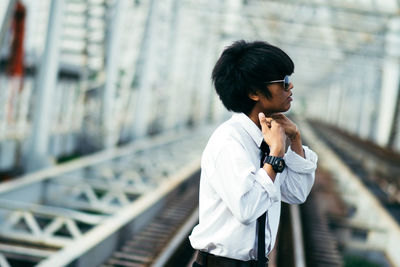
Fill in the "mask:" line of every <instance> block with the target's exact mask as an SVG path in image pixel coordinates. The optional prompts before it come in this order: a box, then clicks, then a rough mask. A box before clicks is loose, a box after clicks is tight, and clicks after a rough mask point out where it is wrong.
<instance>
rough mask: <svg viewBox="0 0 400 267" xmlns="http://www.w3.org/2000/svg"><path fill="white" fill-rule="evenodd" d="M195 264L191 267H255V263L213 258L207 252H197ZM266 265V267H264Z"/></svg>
mask: <svg viewBox="0 0 400 267" xmlns="http://www.w3.org/2000/svg"><path fill="white" fill-rule="evenodd" d="M196 253H197V256H196V260H195V262H193V264H192V267H256V266H257V261H254V260H251V261H241V260H235V259H230V258H225V257H220V256H215V255H212V254H209V253H207V252H202V251H197V252H196ZM267 266H268V264H267V265H266V267H267Z"/></svg>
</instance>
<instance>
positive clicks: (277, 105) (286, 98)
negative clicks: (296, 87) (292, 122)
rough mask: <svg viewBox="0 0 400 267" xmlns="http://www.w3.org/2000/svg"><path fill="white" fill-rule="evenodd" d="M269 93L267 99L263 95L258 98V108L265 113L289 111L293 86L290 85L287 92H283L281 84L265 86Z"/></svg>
mask: <svg viewBox="0 0 400 267" xmlns="http://www.w3.org/2000/svg"><path fill="white" fill-rule="evenodd" d="M267 86H268V89H269V91H270V92H271V97H270V98H269V99H267V98H266V97H265V96H264V95H261V96H260V100H259V103H258V104H259V105H260V108H261V109H262V110H263V111H264V112H265V113H266V114H267V113H277V112H285V111H288V110H289V109H290V105H291V102H292V100H293V99H292V97H291V96H292V89H293V84H292V83H290V84H289V87H288V89H287V90H285V88H284V86H283V83H272V84H269V85H267Z"/></svg>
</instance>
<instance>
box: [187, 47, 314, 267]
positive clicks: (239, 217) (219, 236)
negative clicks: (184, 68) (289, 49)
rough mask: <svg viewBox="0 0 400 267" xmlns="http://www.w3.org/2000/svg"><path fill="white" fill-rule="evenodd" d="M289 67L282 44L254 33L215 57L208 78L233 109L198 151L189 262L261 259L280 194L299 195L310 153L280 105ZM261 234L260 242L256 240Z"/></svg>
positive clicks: (287, 96) (286, 97)
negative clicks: (194, 255) (195, 217)
mask: <svg viewBox="0 0 400 267" xmlns="http://www.w3.org/2000/svg"><path fill="white" fill-rule="evenodd" d="M293 71H294V64H293V61H292V60H291V59H290V58H289V56H288V55H287V54H286V53H285V52H283V51H282V50H281V49H279V48H278V47H275V46H272V45H270V44H268V43H265V42H259V41H258V42H245V41H237V42H235V43H234V44H232V45H231V46H229V47H227V48H226V49H225V50H224V52H223V53H222V55H221V57H220V58H219V59H218V61H217V63H216V65H215V67H214V70H213V73H212V80H213V83H214V86H215V89H216V92H217V94H218V95H219V97H220V99H221V101H222V103H223V104H224V106H225V107H226V108H227V109H228V110H230V111H233V112H235V113H234V114H233V116H232V117H231V118H230V119H229V120H228V121H226V122H225V123H223V124H222V125H220V126H219V127H218V128H217V129H216V130H215V132H214V133H213V134H212V136H211V138H210V140H209V141H208V144H207V146H206V148H205V150H204V152H203V155H202V161H201V179H200V196H199V199H200V204H199V213H200V214H199V215H200V217H199V224H198V225H197V226H196V227H195V228H194V229H193V232H192V234H191V235H190V237H189V239H190V242H191V245H192V247H193V248H195V249H196V250H198V255H197V258H196V261H195V262H194V263H193V266H259V265H257V264H261V265H264V266H265V262H266V261H267V259H266V258H265V257H266V256H267V255H268V254H269V253H270V252H271V250H272V249H273V247H274V245H275V240H276V234H277V230H278V224H279V218H280V208H281V204H280V202H281V201H284V202H287V203H290V204H299V203H303V202H304V201H305V200H306V198H307V196H308V194H309V192H310V190H311V187H312V185H313V183H314V177H315V169H316V163H317V155H316V154H315V153H314V152H313V151H311V150H310V149H309V148H308V147H306V146H303V145H302V141H301V135H300V130H299V129H298V128H297V126H296V125H295V124H294V123H293V122H292V121H290V120H289V119H288V118H287V117H286V116H285V115H283V114H282V113H280V112H285V111H287V110H289V108H290V105H291V101H292V90H293V84H292V83H291V82H290V81H289V75H291V74H292V73H293ZM263 141H265V142H266V144H264V145H263ZM286 141H288V142H289V143H290V146H289V147H288V150H287V152H286V154H285V148H286ZM268 148H269V151H268ZM262 150H264V152H265V153H264V152H262ZM265 156H266V157H265ZM264 157H265V159H264ZM261 160H262V161H261ZM260 161H261V162H260ZM260 166H261V167H260ZM262 218H264V219H262ZM263 226H264V227H263ZM262 229H265V230H264V231H263V230H262ZM263 239H264V240H265V244H264V243H262V242H258V240H263Z"/></svg>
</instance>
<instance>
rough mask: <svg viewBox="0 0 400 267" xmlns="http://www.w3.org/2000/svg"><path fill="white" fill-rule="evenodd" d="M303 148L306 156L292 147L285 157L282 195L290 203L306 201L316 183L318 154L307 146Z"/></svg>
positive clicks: (281, 181) (284, 200)
mask: <svg viewBox="0 0 400 267" xmlns="http://www.w3.org/2000/svg"><path fill="white" fill-rule="evenodd" d="M303 149H304V155H305V158H303V157H301V156H299V155H298V154H296V153H295V152H293V151H292V150H291V148H290V147H289V149H288V151H287V153H286V154H285V157H284V159H285V163H286V168H285V170H284V171H283V172H282V174H281V178H280V184H281V186H280V187H281V197H282V201H283V202H286V203H289V204H301V203H304V202H305V201H306V199H307V196H308V194H309V193H310V191H311V188H312V186H313V184H314V180H315V170H316V168H317V161H318V156H317V154H316V153H315V152H314V151H312V150H311V149H309V148H308V147H307V146H303Z"/></svg>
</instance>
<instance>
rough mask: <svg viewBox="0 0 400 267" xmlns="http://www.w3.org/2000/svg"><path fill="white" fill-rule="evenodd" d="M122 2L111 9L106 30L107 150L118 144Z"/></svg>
mask: <svg viewBox="0 0 400 267" xmlns="http://www.w3.org/2000/svg"><path fill="white" fill-rule="evenodd" d="M124 2H125V1H124V0H117V1H116V3H115V5H114V7H113V8H112V15H111V18H110V26H109V28H108V30H107V53H106V55H107V57H106V75H107V79H106V83H105V85H104V90H103V101H102V123H103V125H102V126H103V127H102V134H103V138H102V139H103V147H104V148H109V147H112V146H114V145H115V144H116V143H117V142H118V137H119V130H118V129H117V126H118V125H116V122H115V120H114V102H115V98H116V96H115V91H116V89H117V83H118V70H119V67H118V58H119V57H120V56H121V55H120V54H119V49H120V41H121V34H122V28H123V27H122V25H121V24H122V15H123V11H124Z"/></svg>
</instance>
